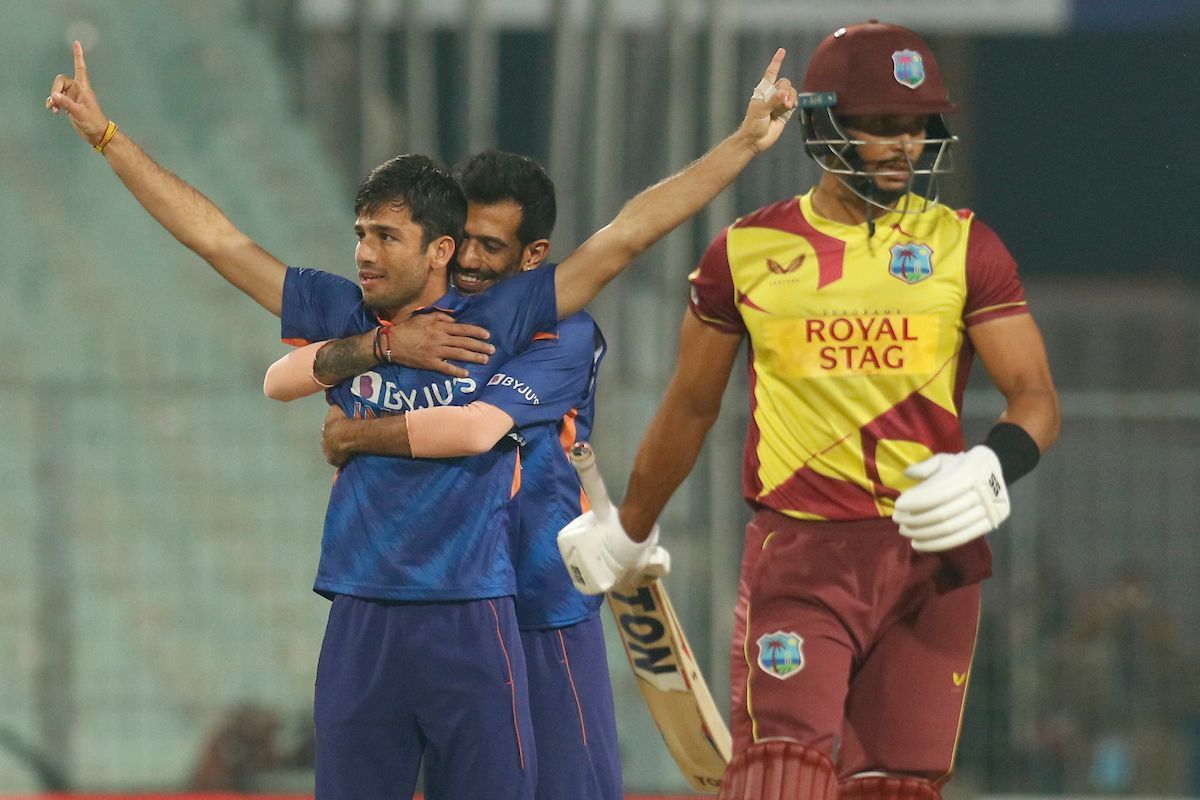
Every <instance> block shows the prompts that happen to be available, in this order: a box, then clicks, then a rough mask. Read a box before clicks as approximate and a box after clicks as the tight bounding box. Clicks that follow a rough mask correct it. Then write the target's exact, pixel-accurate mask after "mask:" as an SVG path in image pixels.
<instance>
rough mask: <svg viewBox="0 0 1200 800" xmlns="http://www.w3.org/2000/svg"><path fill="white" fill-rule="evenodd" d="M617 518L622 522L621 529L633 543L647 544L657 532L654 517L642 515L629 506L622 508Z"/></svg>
mask: <svg viewBox="0 0 1200 800" xmlns="http://www.w3.org/2000/svg"><path fill="white" fill-rule="evenodd" d="M617 517H618V519H619V520H620V523H621V528H622V529H623V530H624V531H625V535H626V536H628V537H629V539H630V541H633V542H639V543H641V542H645V541H646V540H647V539H649V538H650V537H651V535H652V534H653V533H654V532H655V530H654V529H655V527H656V526H655V524H654V521H655V520H654V517H653V516H649V517H648V518H647V515H645V514H640V513H638V511H637V510H636V509H635V508H633V507H631V506H627V505H623V506H621V508H620V509H619V510H618V512H617Z"/></svg>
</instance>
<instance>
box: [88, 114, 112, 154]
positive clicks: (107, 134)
mask: <svg viewBox="0 0 1200 800" xmlns="http://www.w3.org/2000/svg"><path fill="white" fill-rule="evenodd" d="M117 130H118V129H117V123H115V122H113V121H112V120H111V119H110V120H109V121H108V124H107V125H106V126H105V127H104V130H103V131H102V132H101V133H100V137H99V138H98V139H96V141H94V142H91V145H92V149H93V150H95V151H96V152H97V153H99V154H100V155H104V148H106V147H108V145H109V144H110V143H111V142H112V140H113V138H114V137H116V135H117Z"/></svg>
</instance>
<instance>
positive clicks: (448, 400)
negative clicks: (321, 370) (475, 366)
mask: <svg viewBox="0 0 1200 800" xmlns="http://www.w3.org/2000/svg"><path fill="white" fill-rule="evenodd" d="M477 388H478V384H476V382H475V379H474V378H447V379H445V380H442V381H436V382H434V383H428V384H426V385H424V386H417V387H414V388H411V389H409V388H405V387H403V386H400V385H398V384H397V383H395V382H394V381H389V380H385V379H384V377H383V376H382V375H380V374H379V373H378V372H374V371H371V372H364V373H362V374H361V375H359V376H357V377H356V378H354V380H352V381H351V382H350V394H352V395H354V396H355V397H357V398H359V399H361V400H362V401H363V402H365V403H369V404H370V405H373V406H375V407H377V408H381V409H383V410H384V411H394V412H399V411H416V410H417V409H418V408H434V407H435V406H448V405H451V404H452V403H453V402H454V399H455V395H456V393H458V394H471V393H472V392H474V391H475V390H476V389H477Z"/></svg>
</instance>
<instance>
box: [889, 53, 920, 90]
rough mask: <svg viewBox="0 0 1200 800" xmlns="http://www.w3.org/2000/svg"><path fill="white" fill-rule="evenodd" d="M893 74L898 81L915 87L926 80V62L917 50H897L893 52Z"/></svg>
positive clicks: (911, 87)
mask: <svg viewBox="0 0 1200 800" xmlns="http://www.w3.org/2000/svg"><path fill="white" fill-rule="evenodd" d="M892 75H893V76H895V78H896V82H897V83H899V84H901V85H903V86H907V87H908V88H910V89H915V88H917V87H918V86H920V85H921V84H922V83H924V82H925V62H924V61H923V60H922V59H921V54H920V53H918V52H917V51H916V50H897V51H896V52H894V53H892Z"/></svg>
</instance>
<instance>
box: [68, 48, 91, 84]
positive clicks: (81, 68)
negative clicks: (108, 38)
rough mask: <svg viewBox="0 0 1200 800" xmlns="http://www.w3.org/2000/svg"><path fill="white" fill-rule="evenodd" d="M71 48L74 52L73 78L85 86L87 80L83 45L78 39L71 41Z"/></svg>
mask: <svg viewBox="0 0 1200 800" xmlns="http://www.w3.org/2000/svg"><path fill="white" fill-rule="evenodd" d="M71 50H73V51H74V53H75V80H76V82H78V83H82V84H84V85H85V86H86V85H87V82H88V77H87V64H86V63H85V62H84V60H83V45H81V44H80V43H79V41H78V40H76V41H74V42H72V43H71Z"/></svg>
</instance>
